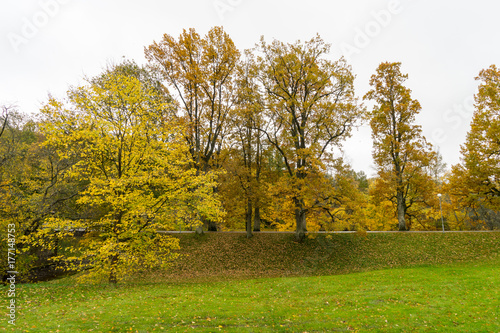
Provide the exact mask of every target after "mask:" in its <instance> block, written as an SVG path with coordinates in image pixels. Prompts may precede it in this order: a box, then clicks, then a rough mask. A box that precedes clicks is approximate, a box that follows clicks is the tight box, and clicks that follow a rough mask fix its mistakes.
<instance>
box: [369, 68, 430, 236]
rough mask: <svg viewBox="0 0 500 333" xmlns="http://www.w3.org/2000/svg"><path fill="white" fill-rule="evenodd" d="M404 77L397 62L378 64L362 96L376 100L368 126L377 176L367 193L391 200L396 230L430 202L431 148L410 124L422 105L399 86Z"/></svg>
mask: <svg viewBox="0 0 500 333" xmlns="http://www.w3.org/2000/svg"><path fill="white" fill-rule="evenodd" d="M407 78H408V75H407V74H403V73H401V63H399V62H392V63H391V62H384V63H381V64H380V65H379V67H378V68H377V72H376V74H374V75H372V77H371V79H370V85H371V86H372V90H370V91H369V92H368V93H367V94H366V95H365V97H364V98H365V99H367V100H372V101H374V102H375V105H374V107H373V110H372V112H371V119H370V125H371V128H372V138H373V146H374V151H373V158H374V160H375V164H376V166H377V173H378V178H377V179H376V180H375V183H374V186H373V189H372V191H371V192H372V195H374V196H375V197H376V198H379V200H380V202H383V201H384V200H389V201H391V202H392V203H393V204H394V206H395V207H396V215H397V219H398V229H399V230H408V229H409V228H410V224H409V223H408V221H407V220H408V219H409V218H410V219H412V218H416V219H418V215H420V213H421V210H422V209H424V208H426V207H427V203H428V202H430V201H432V200H434V201H435V198H434V197H433V193H434V185H435V183H434V182H433V180H432V176H431V175H430V173H429V172H428V170H429V166H430V165H431V161H433V160H434V159H435V158H436V153H435V152H433V151H432V146H431V145H430V144H429V143H428V142H427V141H426V140H425V137H424V136H423V135H422V129H421V127H420V126H418V125H415V124H414V121H415V116H416V115H417V114H418V112H419V111H420V109H421V107H420V103H419V102H418V101H417V100H416V99H412V98H411V90H410V89H408V88H406V87H405V86H404V85H403V83H404V81H406V79H407Z"/></svg>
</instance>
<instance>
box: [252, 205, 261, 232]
mask: <svg viewBox="0 0 500 333" xmlns="http://www.w3.org/2000/svg"><path fill="white" fill-rule="evenodd" d="M253 231H260V207H258V206H256V207H255V209H254V216H253Z"/></svg>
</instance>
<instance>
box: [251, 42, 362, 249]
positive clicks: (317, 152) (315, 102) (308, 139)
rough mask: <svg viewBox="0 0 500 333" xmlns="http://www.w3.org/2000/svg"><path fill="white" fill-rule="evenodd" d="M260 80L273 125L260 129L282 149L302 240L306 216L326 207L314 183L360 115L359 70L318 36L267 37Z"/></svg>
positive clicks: (286, 188)
mask: <svg viewBox="0 0 500 333" xmlns="http://www.w3.org/2000/svg"><path fill="white" fill-rule="evenodd" d="M257 51H259V55H258V57H257V63H258V66H259V67H258V73H259V81H260V83H261V85H262V87H263V90H264V94H265V95H264V98H265V101H266V105H265V112H264V117H265V118H266V119H267V120H268V122H267V125H266V126H263V127H261V128H260V129H259V130H260V131H261V132H263V133H264V134H265V139H266V141H267V143H268V144H269V145H270V146H271V147H272V148H273V149H274V150H275V151H276V152H277V154H279V156H280V158H281V159H282V161H283V164H284V170H283V171H284V172H285V175H286V179H281V180H280V183H281V185H282V187H283V191H282V192H283V195H282V196H283V197H287V198H288V199H289V203H288V205H287V208H291V207H293V208H292V209H293V214H294V218H293V219H294V221H295V226H296V240H297V241H301V240H303V239H304V236H305V233H306V231H307V227H306V216H307V215H308V214H309V215H311V213H312V212H313V210H315V209H320V210H321V209H323V208H322V203H323V201H328V200H330V196H329V195H325V196H324V197H323V198H322V199H321V200H320V201H318V200H316V199H317V198H314V197H315V196H314V195H313V194H312V191H313V190H314V189H313V187H314V183H316V182H317V181H319V182H320V183H322V184H323V185H325V184H326V183H327V182H326V181H321V179H322V178H324V177H325V175H326V171H327V168H328V166H329V165H330V164H332V163H334V162H335V160H334V158H333V155H332V147H333V146H337V147H338V146H340V145H341V143H342V141H343V140H344V139H345V138H346V137H348V136H349V134H350V131H351V129H352V127H353V126H354V125H355V123H356V122H357V120H358V119H359V118H360V116H361V113H362V108H360V107H359V106H358V105H357V100H356V98H355V95H354V86H353V81H354V75H353V74H352V73H351V68H350V67H349V66H348V65H347V64H346V62H345V61H344V59H340V60H338V61H332V60H330V59H328V58H327V55H328V53H329V51H330V46H329V45H328V44H326V43H325V42H324V41H323V40H322V39H321V37H319V36H317V37H315V38H313V39H311V40H309V41H307V42H305V43H301V42H300V41H298V42H296V43H293V44H285V43H282V42H279V41H276V40H275V41H273V42H272V43H271V44H267V43H266V42H265V41H264V39H262V40H261V43H260V45H259V46H258V48H257Z"/></svg>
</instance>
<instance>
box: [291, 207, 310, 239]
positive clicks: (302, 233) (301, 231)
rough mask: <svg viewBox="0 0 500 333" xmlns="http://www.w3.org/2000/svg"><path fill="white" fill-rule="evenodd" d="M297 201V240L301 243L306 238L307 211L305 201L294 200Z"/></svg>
mask: <svg viewBox="0 0 500 333" xmlns="http://www.w3.org/2000/svg"><path fill="white" fill-rule="evenodd" d="M294 201H295V223H296V225H297V228H296V230H295V240H296V241H297V242H299V243H301V242H302V241H304V239H305V237H306V232H307V228H306V211H305V210H304V201H303V200H302V199H294Z"/></svg>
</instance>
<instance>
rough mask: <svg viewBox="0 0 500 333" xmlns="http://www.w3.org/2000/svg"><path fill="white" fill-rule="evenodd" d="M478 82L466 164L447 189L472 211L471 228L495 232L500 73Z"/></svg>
mask: <svg viewBox="0 0 500 333" xmlns="http://www.w3.org/2000/svg"><path fill="white" fill-rule="evenodd" d="M476 80H478V81H480V84H479V89H478V92H477V94H476V95H475V96H474V97H475V108H476V110H475V111H474V115H473V118H472V122H471V129H470V130H469V132H468V133H467V138H466V141H465V144H464V145H463V146H462V149H461V152H462V163H460V164H458V165H455V166H453V168H452V174H451V175H450V177H449V184H448V186H447V189H448V190H449V192H450V194H451V195H452V197H453V199H454V200H456V201H457V203H458V204H459V205H460V206H461V207H463V208H464V209H467V210H469V211H470V214H469V215H471V216H470V217H471V218H472V219H471V221H470V222H472V225H471V227H473V228H477V227H487V228H490V229H491V228H495V227H496V228H498V227H499V224H498V216H499V213H498V212H499V211H500V140H499V138H500V69H498V68H497V67H496V66H495V65H491V66H490V67H489V68H487V69H484V70H482V71H481V72H480V73H479V76H478V77H476ZM474 221H475V222H474Z"/></svg>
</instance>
